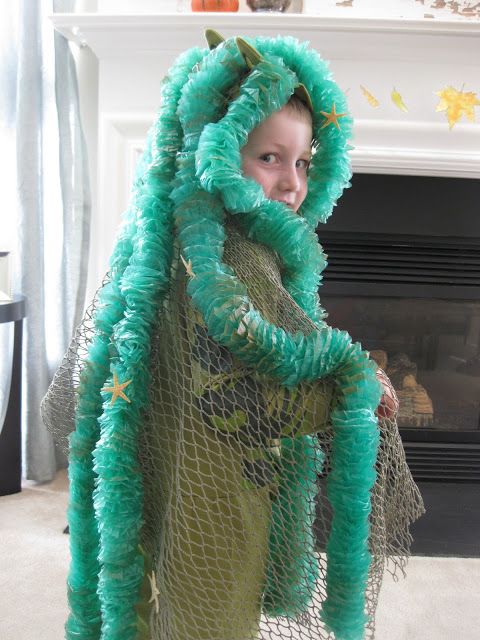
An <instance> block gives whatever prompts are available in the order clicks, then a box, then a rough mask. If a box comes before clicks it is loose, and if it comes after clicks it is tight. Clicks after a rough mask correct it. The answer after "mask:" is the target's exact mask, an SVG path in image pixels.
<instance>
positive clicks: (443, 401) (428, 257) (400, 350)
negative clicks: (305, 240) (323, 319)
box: [318, 174, 480, 481]
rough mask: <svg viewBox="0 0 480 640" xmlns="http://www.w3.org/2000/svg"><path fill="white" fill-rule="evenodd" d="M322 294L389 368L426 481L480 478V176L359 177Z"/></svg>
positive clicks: (340, 221)
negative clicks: (458, 177) (473, 177)
mask: <svg viewBox="0 0 480 640" xmlns="http://www.w3.org/2000/svg"><path fill="white" fill-rule="evenodd" d="M352 184H353V188H352V189H350V190H348V191H347V192H346V193H345V195H344V197H343V199H342V201H341V202H340V203H339V205H338V207H337V210H336V211H335V215H334V216H333V217H332V218H331V221H329V222H328V223H327V225H326V226H325V227H324V228H322V227H321V228H319V230H318V233H319V236H320V240H321V242H322V244H323V247H324V250H325V252H326V253H327V255H328V262H329V266H328V268H327V270H326V272H325V281H324V285H323V287H322V290H321V297H322V301H323V303H324V306H325V307H326V309H327V311H328V313H329V323H330V324H332V325H334V326H337V327H339V328H343V329H347V330H348V331H349V333H350V334H351V335H352V337H353V338H354V339H355V340H359V341H360V342H361V343H362V345H363V346H364V348H365V349H367V350H369V351H370V352H371V353H372V356H373V357H374V358H375V359H376V360H377V362H378V363H379V364H380V365H381V366H382V367H383V368H384V369H385V370H386V371H387V373H388V374H389V376H390V378H391V380H392V382H393V384H394V387H395V389H396V391H397V394H398V396H399V399H400V402H401V407H400V412H399V427H400V429H401V434H402V438H403V441H404V444H405V448H406V451H407V456H408V459H409V463H410V466H411V469H412V472H413V473H414V475H415V477H416V478H417V479H420V480H446V479H454V480H458V481H462V480H463V481H480V217H479V215H478V202H479V201H480V181H478V180H462V179H454V178H431V177H418V176H415V177H411V176H410V177H407V176H380V175H368V174H363V175H356V176H354V178H353V183H352Z"/></svg>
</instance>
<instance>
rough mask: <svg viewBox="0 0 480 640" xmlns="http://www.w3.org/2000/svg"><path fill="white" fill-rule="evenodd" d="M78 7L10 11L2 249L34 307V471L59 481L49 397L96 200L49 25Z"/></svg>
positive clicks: (29, 405) (39, 477)
mask: <svg viewBox="0 0 480 640" xmlns="http://www.w3.org/2000/svg"><path fill="white" fill-rule="evenodd" d="M73 5H74V2H73V0H71V1H70V0H65V1H62V2H58V1H55V0H41V1H40V2H39V1H38V0H20V1H15V0H7V1H5V0H2V2H0V25H1V26H0V42H1V44H0V101H1V106H0V135H1V139H0V162H1V165H0V166H1V170H2V174H3V178H4V180H5V182H4V188H3V189H2V191H3V193H2V206H3V212H2V217H1V222H0V233H1V234H2V244H8V245H9V247H10V249H11V251H12V262H13V273H14V276H13V290H14V292H16V293H22V294H24V295H25V296H26V297H27V319H26V322H25V341H24V346H23V348H24V378H23V396H24V397H23V401H22V402H23V416H22V431H23V436H24V471H25V475H26V477H27V478H29V479H32V480H36V481H39V482H43V481H46V480H50V479H51V478H52V477H53V476H54V474H55V471H56V469H57V468H58V466H60V465H63V464H65V460H62V459H61V458H60V456H59V453H58V452H57V451H56V450H55V447H54V444H53V442H52V439H51V437H50V435H49V434H48V433H47V432H46V430H45V427H44V426H43V423H42V420H41V417H40V401H41V399H42V397H43V395H44V394H45V392H46V390H47V387H48V384H49V382H50V380H51V378H52V375H53V372H54V370H55V368H56V367H57V365H58V363H59V361H60V359H61V357H62V355H63V353H64V352H65V350H66V347H67V344H68V341H69V339H70V336H71V334H72V331H73V329H74V327H75V325H76V324H77V323H78V322H79V320H80V317H81V314H82V311H83V306H84V297H85V287H86V277H87V261H88V243H89V226H90V190H89V181H88V172H87V158H86V149H85V144H84V137H83V132H82V127H81V123H80V114H79V103H78V90H77V82H76V73H75V66H74V61H73V58H72V55H71V53H70V50H69V47H68V43H67V41H66V40H65V39H64V38H63V37H62V36H60V35H59V34H57V33H55V32H54V30H53V27H52V25H51V23H50V21H49V20H48V15H49V14H52V13H53V12H54V11H67V12H68V11H72V10H73Z"/></svg>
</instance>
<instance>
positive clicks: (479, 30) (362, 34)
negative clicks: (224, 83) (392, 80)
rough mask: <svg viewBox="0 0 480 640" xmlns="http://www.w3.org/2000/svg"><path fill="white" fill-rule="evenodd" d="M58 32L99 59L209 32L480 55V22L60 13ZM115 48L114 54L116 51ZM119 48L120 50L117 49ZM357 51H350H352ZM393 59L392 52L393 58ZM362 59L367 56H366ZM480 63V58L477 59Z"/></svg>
mask: <svg viewBox="0 0 480 640" xmlns="http://www.w3.org/2000/svg"><path fill="white" fill-rule="evenodd" d="M51 20H52V22H53V24H54V26H55V29H56V30H57V31H59V32H60V33H62V34H63V35H64V36H65V37H66V38H68V39H69V40H71V41H73V42H75V43H76V44H78V45H88V46H89V47H91V48H92V49H93V51H94V52H95V53H96V55H97V56H98V57H102V56H104V55H105V56H108V57H110V56H112V55H125V54H127V53H128V54H129V53H131V52H132V51H133V52H134V51H137V52H139V53H145V52H146V51H152V52H154V51H160V50H161V51H165V50H166V49H167V50H171V49H178V50H179V51H180V50H183V48H184V44H185V42H186V39H187V40H188V42H187V46H194V45H195V44H197V45H198V44H199V43H200V42H199V41H201V34H202V32H203V30H204V29H205V28H206V27H207V26H209V27H211V28H215V29H218V30H220V31H222V32H224V33H225V35H227V36H230V35H235V34H239V33H246V34H250V35H259V34H266V35H270V34H277V33H283V34H286V33H289V34H292V35H295V36H297V37H300V38H302V39H307V40H310V41H312V42H314V41H315V40H318V34H322V35H323V36H330V37H329V38H328V39H327V43H328V42H329V41H330V39H331V37H332V36H334V37H335V38H338V37H340V38H341V43H340V44H342V45H345V44H346V39H348V40H350V39H351V38H352V37H353V38H354V39H355V40H357V39H358V41H359V42H360V41H361V40H365V41H368V40H370V41H371V40H373V41H376V40H378V38H385V37H388V38H390V39H391V41H390V47H389V49H390V54H389V57H390V56H391V54H392V53H394V51H395V49H396V48H397V47H396V44H397V42H398V41H399V38H401V40H402V41H403V43H404V44H403V46H402V47H401V49H403V51H404V52H405V51H408V49H409V47H410V46H411V44H412V42H414V43H416V46H417V47H421V48H423V49H426V51H425V53H426V54H427V55H428V53H429V52H430V53H435V54H436V55H440V56H445V57H448V59H451V56H452V55H453V56H454V58H458V54H459V52H458V50H452V49H450V48H448V49H447V50H445V48H444V45H445V44H446V43H449V45H450V46H451V45H452V44H455V45H456V46H457V47H458V45H459V44H461V43H463V46H461V49H462V50H463V48H464V47H465V49H466V51H465V52H466V53H467V55H468V56H469V57H468V59H469V60H471V56H472V55H474V53H475V51H477V53H479V52H480V22H479V21H472V22H460V21H455V20H414V19H385V18H377V19H376V18H351V17H334V16H318V15H305V14H288V15H281V14H251V13H213V12H212V13H158V14H151V15H146V14H120V15H118V14H111V15H107V14H99V13H84V14H80V13H68V14H66V13H63V14H62V13H56V14H54V15H53V16H51ZM110 46H113V47H114V50H113V51H112V49H111V48H110ZM117 47H118V48H117ZM350 48H351V47H348V49H350ZM387 53H388V52H387ZM357 54H360V55H362V51H361V50H357ZM477 59H478V58H477Z"/></svg>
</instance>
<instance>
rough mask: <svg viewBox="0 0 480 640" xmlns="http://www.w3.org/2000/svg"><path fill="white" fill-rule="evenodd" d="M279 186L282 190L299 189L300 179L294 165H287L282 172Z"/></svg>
mask: <svg viewBox="0 0 480 640" xmlns="http://www.w3.org/2000/svg"><path fill="white" fill-rule="evenodd" d="M279 186H280V189H281V190H282V191H298V190H299V189H300V181H299V179H298V173H297V168H296V167H287V168H285V169H284V171H283V172H282V175H281V177H280V181H279Z"/></svg>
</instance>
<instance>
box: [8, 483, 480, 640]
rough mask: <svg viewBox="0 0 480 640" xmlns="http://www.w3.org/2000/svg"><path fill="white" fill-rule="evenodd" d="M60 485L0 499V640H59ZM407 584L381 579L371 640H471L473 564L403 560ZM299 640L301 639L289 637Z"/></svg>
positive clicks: (62, 606) (62, 604)
mask: <svg viewBox="0 0 480 640" xmlns="http://www.w3.org/2000/svg"><path fill="white" fill-rule="evenodd" d="M67 489H68V487H67V480H66V476H65V474H64V473H59V474H58V476H57V478H56V479H55V481H54V482H53V483H49V484H46V485H34V484H32V483H30V484H27V485H25V486H24V489H23V491H22V492H21V493H17V494H14V495H10V496H4V497H1V498H0V514H1V516H0V548H1V549H2V561H1V563H0V593H1V594H2V597H1V599H0V639H1V640H61V639H62V638H63V624H64V621H65V618H66V615H67V603H66V593H65V579H66V575H67V571H68V562H69V559H68V555H69V554H68V536H67V535H64V534H63V533H62V531H63V528H64V526H65V508H66V504H67ZM407 572H408V573H407V577H406V579H405V580H400V581H399V582H397V583H394V582H393V581H392V579H391V578H390V577H389V576H388V575H387V576H386V577H385V580H384V584H383V587H382V592H381V596H380V603H379V607H378V614H377V634H376V640H458V639H461V640H476V639H477V638H479V632H478V630H479V629H480V606H479V604H480V600H479V586H478V585H480V558H459V557H425V556H416V557H412V558H411V559H410V563H409V566H408V568H407ZM288 637H289V639H290V638H291V640H299V639H300V638H302V640H305V637H304V636H298V635H297V638H295V637H294V636H290V635H289V636H288Z"/></svg>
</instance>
